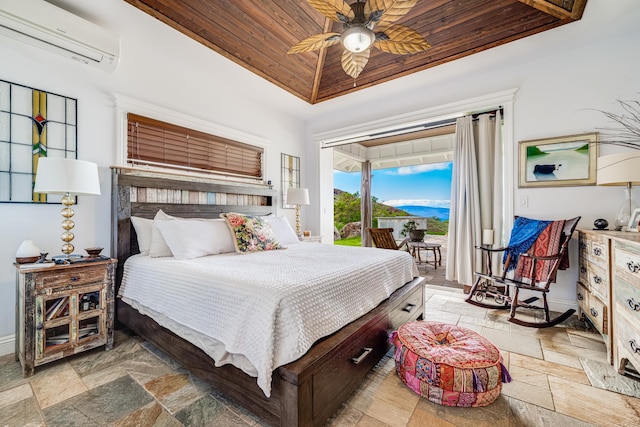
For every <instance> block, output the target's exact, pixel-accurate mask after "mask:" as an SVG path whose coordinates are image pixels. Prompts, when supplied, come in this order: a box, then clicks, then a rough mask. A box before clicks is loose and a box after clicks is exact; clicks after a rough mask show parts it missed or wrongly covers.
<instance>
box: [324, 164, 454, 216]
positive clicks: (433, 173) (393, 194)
mask: <svg viewBox="0 0 640 427" xmlns="http://www.w3.org/2000/svg"><path fill="white" fill-rule="evenodd" d="M452 167H453V163H451V162H446V163H435V164H430V165H418V166H405V167H400V168H391V169H378V170H374V171H373V179H372V180H371V195H372V196H374V197H377V198H378V201H379V202H381V203H384V204H386V205H390V206H431V207H442V208H448V207H450V206H451V169H452ZM333 186H334V188H337V189H339V190H342V191H347V192H349V193H355V192H358V193H359V192H360V172H355V173H346V172H340V171H336V170H334V171H333Z"/></svg>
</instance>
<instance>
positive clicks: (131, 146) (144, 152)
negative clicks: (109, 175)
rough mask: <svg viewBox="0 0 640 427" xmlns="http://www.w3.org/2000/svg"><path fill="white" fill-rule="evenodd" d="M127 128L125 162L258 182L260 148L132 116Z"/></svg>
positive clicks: (260, 168) (260, 172) (260, 161)
mask: <svg viewBox="0 0 640 427" xmlns="http://www.w3.org/2000/svg"><path fill="white" fill-rule="evenodd" d="M127 126H128V131H127V161H128V162H131V163H137V164H147V165H155V166H162V167H168V168H175V169H189V170H197V171H204V172H211V173H217V174H225V175H237V176H242V177H251V178H256V179H262V156H263V153H264V150H263V149H262V148H260V147H255V146H252V145H249V144H244V143H241V142H237V141H233V140H230V139H226V138H222V137H220V136H216V135H210V134H207V133H204V132H198V131H195V130H192V129H188V128H184V127H180V126H176V125H172V124H170V123H165V122H161V121H159V120H154V119H150V118H148V117H143V116H138V115H136V114H127Z"/></svg>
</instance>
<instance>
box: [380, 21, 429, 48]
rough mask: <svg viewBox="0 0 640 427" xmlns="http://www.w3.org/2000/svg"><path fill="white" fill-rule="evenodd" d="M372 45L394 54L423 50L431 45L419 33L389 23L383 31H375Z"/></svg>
mask: <svg viewBox="0 0 640 427" xmlns="http://www.w3.org/2000/svg"><path fill="white" fill-rule="evenodd" d="M373 46H375V47H377V48H378V49H380V50H381V51H383V52H387V53H395V54H396V55H406V54H409V53H418V52H423V51H425V50H427V49H429V48H430V47H431V45H430V44H429V42H427V41H426V40H425V39H424V37H422V36H421V35H420V33H418V32H417V31H416V30H414V29H411V28H409V27H405V26H402V25H391V26H389V27H388V28H387V29H385V30H384V32H377V33H376V41H375V42H374V43H373Z"/></svg>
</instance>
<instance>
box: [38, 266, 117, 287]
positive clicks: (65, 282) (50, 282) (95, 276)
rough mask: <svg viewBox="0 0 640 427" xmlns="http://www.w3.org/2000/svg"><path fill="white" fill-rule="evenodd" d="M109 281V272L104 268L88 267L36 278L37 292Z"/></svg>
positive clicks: (40, 275)
mask: <svg viewBox="0 0 640 427" xmlns="http://www.w3.org/2000/svg"><path fill="white" fill-rule="evenodd" d="M105 280H107V270H106V269H105V268H104V267H103V266H96V267H94V266H87V267H83V268H81V269H77V268H76V269H70V270H61V271H55V272H51V273H50V274H39V275H38V276H37V278H36V290H41V289H43V288H58V287H69V288H71V287H73V286H78V285H86V284H90V283H99V282H104V281H105Z"/></svg>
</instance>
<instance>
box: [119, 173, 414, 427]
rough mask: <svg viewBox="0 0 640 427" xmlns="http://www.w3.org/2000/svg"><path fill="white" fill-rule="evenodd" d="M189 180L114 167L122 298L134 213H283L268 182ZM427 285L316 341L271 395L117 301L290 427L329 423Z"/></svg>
mask: <svg viewBox="0 0 640 427" xmlns="http://www.w3.org/2000/svg"><path fill="white" fill-rule="evenodd" d="M190 179H193V178H185V177H177V176H171V175H156V176H144V175H141V173H140V172H134V171H132V170H130V169H125V168H114V169H113V174H112V242H111V248H112V254H111V255H112V257H113V258H117V259H118V267H117V269H116V295H117V291H118V288H119V286H120V282H121V279H122V271H123V266H124V262H125V261H126V260H127V258H128V257H129V256H131V255H134V254H136V253H138V252H139V250H138V244H137V238H136V235H135V230H134V229H133V227H132V225H131V221H130V217H131V216H140V217H144V218H150V219H152V218H153V217H154V216H155V213H156V212H157V210H158V209H162V210H163V211H165V212H166V213H167V214H170V215H176V216H181V217H204V218H215V217H218V214H219V213H220V212H230V211H232V212H241V213H247V214H255V215H266V214H275V212H276V206H277V203H276V199H277V197H276V191H275V190H273V189H271V188H269V187H268V186H264V185H252V184H247V185H234V184H220V183H213V182H211V181H206V180H204V179H203V180H200V181H192V180H190ZM423 284H424V279H423V278H420V277H418V278H415V279H414V280H412V281H411V282H409V283H407V284H405V285H404V286H403V287H402V288H400V289H398V290H397V291H396V292H395V293H394V294H393V295H391V297H390V298H389V299H387V300H385V301H384V302H382V303H381V304H380V305H379V306H378V307H376V308H374V309H373V310H372V311H370V312H369V313H367V314H366V315H364V316H362V317H361V318H359V319H357V320H355V321H354V322H352V323H350V324H348V325H346V326H345V327H343V328H342V329H340V330H339V331H337V332H335V333H334V334H332V335H330V336H328V337H325V338H323V339H321V340H319V341H317V342H316V343H315V344H314V345H313V346H312V347H311V349H310V350H309V351H308V352H307V353H306V354H305V355H304V356H302V357H301V358H300V359H298V360H296V361H295V362H292V363H289V364H287V365H285V366H281V367H279V368H277V369H276V370H275V371H274V372H273V379H272V389H271V397H270V398H267V397H266V396H265V395H264V393H263V392H262V390H261V389H260V388H259V387H258V385H257V383H256V379H255V378H253V377H250V376H248V375H246V374H245V373H244V372H242V371H241V370H239V369H237V368H235V367H234V366H231V365H225V366H222V367H218V368H216V367H215V366H214V362H213V360H212V359H211V358H210V357H209V356H208V355H207V354H206V353H204V352H203V351H202V350H200V349H199V348H197V347H195V346H194V345H193V344H191V343H189V342H187V341H186V340H184V339H182V338H181V337H179V336H177V335H175V334H174V333H172V332H171V331H169V330H167V329H165V328H163V327H161V326H160V325H158V324H157V323H156V322H155V321H153V320H152V319H150V318H149V317H147V316H143V315H141V314H140V313H139V312H138V311H137V310H135V309H133V308H132V307H131V306H129V305H127V304H126V303H124V302H122V301H121V300H120V299H118V300H117V303H116V321H117V324H121V325H124V326H126V327H128V328H129V329H131V330H132V331H134V332H135V333H136V334H138V335H139V336H141V337H143V338H145V339H147V340H148V341H150V342H152V343H153V344H154V345H156V346H157V347H159V348H161V349H162V350H163V351H165V352H167V353H168V354H169V355H171V356H172V357H174V358H175V359H176V360H178V361H180V363H182V365H183V366H184V367H186V368H187V369H189V370H190V371H191V372H193V373H194V374H195V375H197V376H198V377H200V378H202V379H204V380H206V381H207V382H209V383H210V384H211V385H212V386H213V387H214V388H215V389H216V390H218V391H220V392H221V393H223V394H224V395H225V396H227V397H229V398H231V399H232V400H234V401H236V402H237V403H239V404H240V405H242V406H243V407H245V408H246V409H247V410H248V411H250V412H251V413H253V414H255V415H256V416H258V417H260V418H261V419H262V420H264V422H266V423H268V424H270V425H280V426H286V427H291V426H305V427H306V426H322V425H324V424H325V422H326V420H327V419H328V418H330V417H331V416H332V415H334V414H335V412H336V411H337V410H338V409H339V408H340V406H341V405H342V403H343V402H344V401H345V400H347V398H348V397H349V396H350V395H351V393H353V391H354V390H355V389H356V388H357V387H358V386H359V385H360V383H361V382H362V380H363V379H364V377H365V376H366V374H367V373H368V372H369V371H370V370H371V368H372V367H373V366H375V364H376V363H377V362H378V361H379V360H380V359H381V358H382V357H383V356H384V355H385V353H386V352H387V351H388V349H389V348H390V344H389V342H388V339H387V334H388V332H389V331H390V330H392V329H395V328H397V327H398V326H400V325H401V324H402V323H405V322H407V321H410V320H415V319H417V318H419V317H420V316H421V315H422V309H423V300H424V294H423V288H424V286H423Z"/></svg>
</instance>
